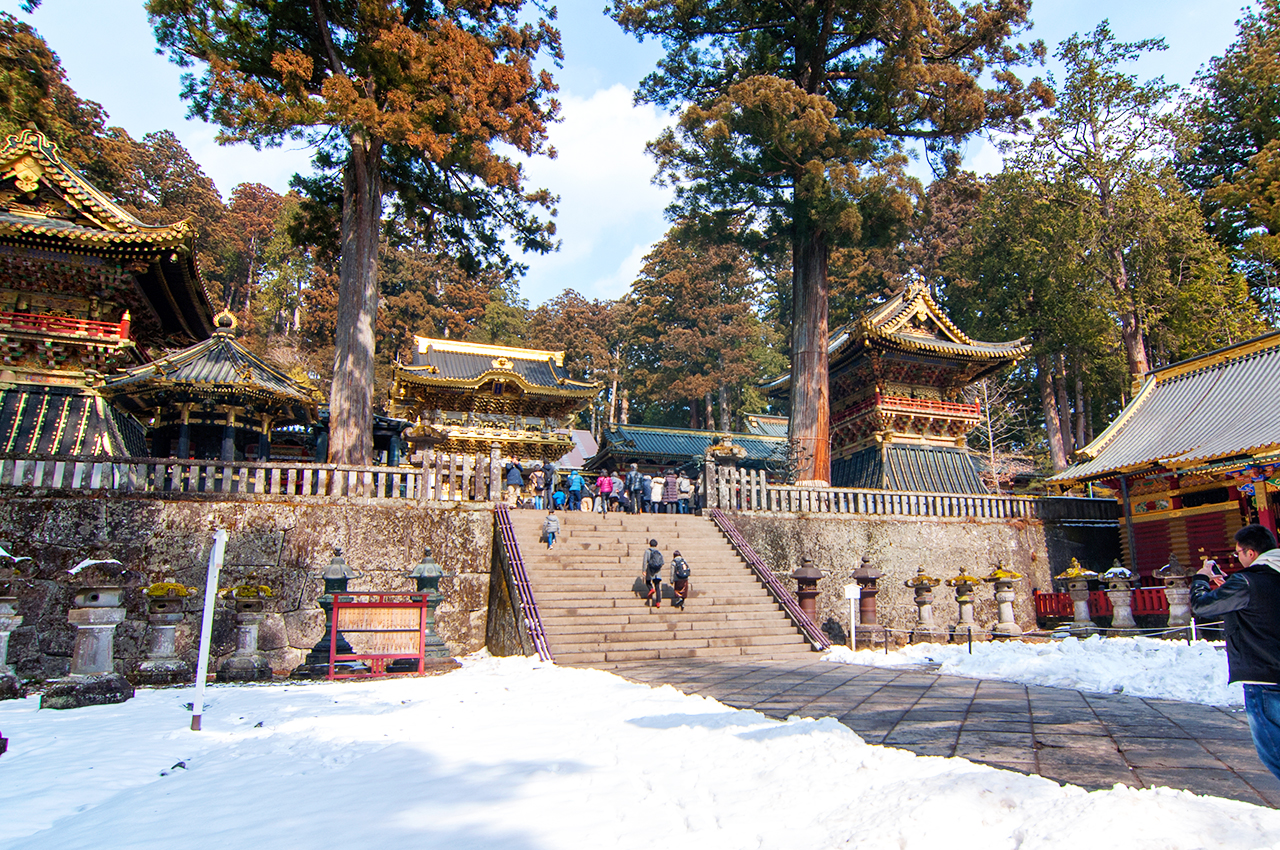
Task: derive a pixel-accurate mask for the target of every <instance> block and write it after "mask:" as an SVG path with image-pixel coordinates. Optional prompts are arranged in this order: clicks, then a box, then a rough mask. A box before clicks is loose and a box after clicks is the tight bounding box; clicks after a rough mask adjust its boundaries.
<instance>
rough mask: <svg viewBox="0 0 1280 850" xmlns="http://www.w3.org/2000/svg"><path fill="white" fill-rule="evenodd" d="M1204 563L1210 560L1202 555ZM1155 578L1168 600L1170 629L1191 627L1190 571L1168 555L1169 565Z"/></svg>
mask: <svg viewBox="0 0 1280 850" xmlns="http://www.w3.org/2000/svg"><path fill="white" fill-rule="evenodd" d="M1200 553H1201V557H1202V558H1203V560H1204V562H1205V563H1209V562H1210V561H1212V560H1213V559H1212V558H1209V557H1208V556H1206V555H1204V550H1203V549H1201V550H1200ZM1156 578H1158V579H1160V580H1161V581H1162V582H1164V595H1165V598H1166V599H1168V600H1169V623H1168V627H1169V628H1171V629H1185V628H1187V627H1189V626H1190V625H1191V575H1190V571H1189V570H1188V569H1187V568H1186V567H1184V566H1182V564H1180V563H1178V556H1177V555H1175V554H1173V553H1172V552H1171V553H1169V563H1167V564H1165V565H1164V566H1163V567H1161V568H1160V569H1158V570H1156Z"/></svg>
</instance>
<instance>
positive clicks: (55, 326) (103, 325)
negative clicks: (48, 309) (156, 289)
mask: <svg viewBox="0 0 1280 850" xmlns="http://www.w3.org/2000/svg"><path fill="white" fill-rule="evenodd" d="M0 329H4V330H13V331H25V332H27V333H40V334H58V335H61V336H84V337H91V338H94V339H121V340H124V339H128V338H129V314H128V313H125V315H124V318H122V319H121V320H120V321H118V322H95V321H92V320H90V319H71V318H67V317H66V316H45V315H40V314H37V313H9V312H0Z"/></svg>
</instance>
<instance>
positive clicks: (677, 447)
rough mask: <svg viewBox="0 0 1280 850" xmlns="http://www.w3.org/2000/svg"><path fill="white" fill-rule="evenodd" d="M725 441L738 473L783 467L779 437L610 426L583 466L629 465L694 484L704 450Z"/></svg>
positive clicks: (784, 445) (782, 444)
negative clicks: (680, 474) (675, 474)
mask: <svg viewBox="0 0 1280 850" xmlns="http://www.w3.org/2000/svg"><path fill="white" fill-rule="evenodd" d="M726 440H727V442H728V445H731V446H733V447H734V452H733V453H734V455H735V456H736V457H737V460H736V464H737V465H738V466H739V467H741V468H743V469H762V470H764V471H766V472H768V473H771V474H776V473H778V472H780V471H781V470H782V468H783V466H784V465H785V464H786V461H787V440H786V437H785V436H769V435H762V434H735V433H729V432H725V431H700V430H696V429H693V428H665V427H657V426H652V425H620V424H616V423H615V424H612V425H609V426H607V427H606V428H605V430H604V434H603V435H602V437H601V440H600V450H599V451H598V452H596V454H595V456H594V457H592V458H590V459H589V460H588V461H587V463H586V468H587V469H597V470H598V469H607V470H611V471H612V470H619V471H625V470H626V469H627V468H628V467H629V466H630V465H631V464H633V463H634V464H636V466H637V468H638V469H639V470H640V471H641V472H665V471H666V470H668V469H674V470H677V471H684V472H686V473H688V474H689V477H691V478H697V477H698V476H699V475H701V474H702V465H703V462H704V460H705V459H706V456H707V450H708V449H710V448H711V447H712V446H713V445H722V444H725V443H726Z"/></svg>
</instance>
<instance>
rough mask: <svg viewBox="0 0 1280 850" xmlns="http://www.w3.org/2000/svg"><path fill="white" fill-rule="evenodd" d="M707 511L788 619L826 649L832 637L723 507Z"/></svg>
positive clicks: (810, 640) (818, 647) (808, 637)
mask: <svg viewBox="0 0 1280 850" xmlns="http://www.w3.org/2000/svg"><path fill="white" fill-rule="evenodd" d="M709 513H710V514H711V520H712V521H713V522H714V523H715V524H716V527H717V528H719V529H720V532H721V533H722V534H723V535H724V536H725V537H727V538H728V539H729V543H730V545H732V546H733V548H734V549H736V550H737V552H738V554H739V555H741V556H742V558H743V560H745V561H746V562H747V565H748V566H750V567H751V571H752V572H754V573H755V574H756V577H757V578H759V579H760V581H761V582H762V583H763V584H764V586H765V589H766V590H768V591H769V595H770V596H772V597H773V598H774V600H775V601H776V602H777V603H778V604H779V605H781V606H782V608H783V610H784V611H786V613H787V616H788V617H790V618H791V621H792V622H793V623H795V624H796V626H797V627H798V628H799V629H800V631H801V632H803V633H804V636H805V638H807V639H808V641H809V643H811V644H813V648H814V649H818V650H822V649H829V648H830V647H831V638H829V637H827V634H826V632H824V631H823V630H822V629H820V628H818V624H817V623H815V622H813V620H811V619H809V615H808V614H806V613H805V612H804V610H803V609H802V608H801V607H800V603H799V602H797V601H796V599H795V597H794V596H792V595H791V593H789V592H788V591H787V588H786V587H785V586H783V584H782V582H781V581H779V580H778V577H777V575H776V574H775V573H774V572H773V570H771V569H769V567H768V565H767V564H765V562H764V561H763V560H762V559H761V557H760V556H759V555H758V554H756V550H755V549H753V548H751V544H750V543H748V542H747V540H746V538H745V537H743V536H742V532H740V531H738V529H737V528H736V527H735V526H734V524H733V523H732V522H731V521H730V520H729V518H728V517H727V516H725V514H724V512H723V511H720V510H717V509H715V508H712V509H711V511H710V512H709Z"/></svg>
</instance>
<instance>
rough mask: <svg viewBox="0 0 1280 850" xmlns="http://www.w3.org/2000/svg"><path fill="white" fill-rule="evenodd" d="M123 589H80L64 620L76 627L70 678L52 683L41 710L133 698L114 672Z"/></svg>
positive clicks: (103, 586)
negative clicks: (115, 645)
mask: <svg viewBox="0 0 1280 850" xmlns="http://www.w3.org/2000/svg"><path fill="white" fill-rule="evenodd" d="M123 601H124V588H123V587H120V586H115V585H94V586H89V587H83V588H81V589H80V590H79V592H77V593H76V595H75V598H74V603H73V604H74V607H73V608H72V609H71V610H70V611H68V612H67V620H68V621H69V622H70V623H71V624H72V625H73V626H75V627H76V643H75V648H74V649H73V650H72V656H71V675H70V676H67V677H65V678H62V679H57V680H55V681H54V682H53V683H52V684H51V685H50V686H49V687H48V689H46V690H45V692H44V694H42V695H41V697H40V707H41V708H59V709H61V708H80V707H82V706H86V705H112V704H114V703H120V702H124V701H125V700H128V699H131V698H132V697H133V693H134V692H133V685H131V684H129V681H128V680H127V679H125V677H124V676H121V675H120V674H119V673H117V672H115V651H114V644H115V635H116V626H118V625H120V624H121V623H123V622H124V615H125V610H124V605H123Z"/></svg>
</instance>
